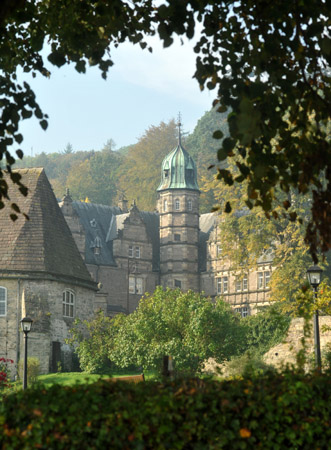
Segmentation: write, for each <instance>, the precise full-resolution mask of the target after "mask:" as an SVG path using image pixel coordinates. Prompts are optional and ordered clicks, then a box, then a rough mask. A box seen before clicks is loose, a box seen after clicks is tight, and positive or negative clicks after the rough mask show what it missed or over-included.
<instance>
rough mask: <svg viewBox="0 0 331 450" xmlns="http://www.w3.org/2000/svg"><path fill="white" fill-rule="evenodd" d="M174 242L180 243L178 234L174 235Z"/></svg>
mask: <svg viewBox="0 0 331 450" xmlns="http://www.w3.org/2000/svg"><path fill="white" fill-rule="evenodd" d="M174 242H181V235H180V233H174Z"/></svg>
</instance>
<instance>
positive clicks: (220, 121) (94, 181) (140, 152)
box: [15, 111, 227, 213]
mask: <svg viewBox="0 0 331 450" xmlns="http://www.w3.org/2000/svg"><path fill="white" fill-rule="evenodd" d="M219 128H222V129H223V130H224V133H225V134H226V130H227V123H226V119H225V115H223V114H220V113H216V112H214V111H209V112H206V113H205V114H204V115H203V116H202V117H201V119H200V120H199V121H198V123H197V125H196V127H195V129H194V131H193V132H192V133H191V134H189V135H188V136H186V137H184V138H183V142H184V147H185V148H186V149H187V151H188V152H189V153H190V154H191V155H192V156H193V158H194V159H195V161H196V163H197V167H198V176H199V186H201V187H202V186H203V185H204V184H205V183H206V181H207V180H208V181H211V179H212V177H213V174H214V173H215V171H213V170H208V167H209V166H210V165H213V164H216V163H217V149H218V147H219V146H220V142H219V141H217V140H215V139H213V132H214V131H215V130H217V129H219ZM177 141H178V130H177V125H176V123H175V121H174V120H170V121H169V122H168V123H165V122H161V123H160V124H159V125H152V126H150V127H149V128H148V129H147V130H146V131H145V133H144V134H143V136H142V137H141V138H140V139H139V141H138V142H137V143H136V144H134V145H131V146H128V147H123V148H120V149H119V150H117V151H114V145H113V143H112V142H111V140H110V141H109V142H108V143H107V144H106V145H105V146H104V148H103V149H100V150H99V151H95V150H88V151H87V150H86V151H83V150H80V151H75V152H73V151H72V147H71V145H70V144H68V145H67V147H66V149H65V150H64V151H60V152H59V153H50V154H47V153H44V152H43V153H41V154H40V155H37V156H35V157H31V156H24V159H23V160H22V161H18V162H17V163H16V165H15V167H17V168H18V167H44V168H45V170H46V173H47V176H48V178H49V180H50V182H51V184H52V187H53V189H54V192H55V195H56V196H57V197H58V198H61V197H62V196H63V195H64V193H65V189H66V188H69V189H70V193H71V196H72V197H73V199H74V200H83V201H85V200H87V199H88V200H89V201H90V202H94V203H101V204H105V205H115V204H116V202H117V199H118V197H119V195H122V194H125V196H126V197H127V199H128V201H129V204H131V202H132V201H133V200H136V201H137V205H138V207H139V208H140V209H143V210H147V211H153V210H154V209H155V205H156V189H157V186H158V184H159V182H160V168H161V163H162V160H163V158H164V157H165V156H166V155H167V154H168V153H169V152H170V151H171V150H172V149H173V148H174V147H175V146H176V145H177ZM111 144H112V145H111ZM214 203H215V196H214V195H213V191H212V190H210V191H209V192H208V193H207V192H202V194H201V212H202V213H204V212H209V211H210V210H211V208H212V207H213V206H214Z"/></svg>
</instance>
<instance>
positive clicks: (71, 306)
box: [62, 289, 76, 319]
mask: <svg viewBox="0 0 331 450" xmlns="http://www.w3.org/2000/svg"><path fill="white" fill-rule="evenodd" d="M68 296H69V300H72V301H69V302H68V301H67V300H68ZM75 305H76V294H75V292H74V291H73V290H72V289H65V290H64V291H63V292H62V315H63V317H66V318H67V319H73V318H74V317H75ZM67 311H69V314H67Z"/></svg>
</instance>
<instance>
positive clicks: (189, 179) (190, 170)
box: [186, 169, 193, 181]
mask: <svg viewBox="0 0 331 450" xmlns="http://www.w3.org/2000/svg"><path fill="white" fill-rule="evenodd" d="M186 174H187V179H188V181H192V180H193V169H187V170H186Z"/></svg>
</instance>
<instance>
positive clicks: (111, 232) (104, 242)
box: [72, 201, 121, 266]
mask: <svg viewBox="0 0 331 450" xmlns="http://www.w3.org/2000/svg"><path fill="white" fill-rule="evenodd" d="M72 206H73V208H74V210H75V211H76V213H77V214H78V216H79V220H80V223H81V225H82V226H83V228H84V231H85V236H86V237H85V262H86V264H97V265H104V266H116V262H115V259H114V257H113V239H114V238H115V237H116V236H117V227H116V220H115V216H116V215H118V214H121V210H120V208H118V207H117V206H106V205H98V204H96V203H84V202H78V201H74V202H72ZM97 241H99V245H100V248H101V251H100V254H99V255H96V254H95V253H94V246H95V245H96V244H97Z"/></svg>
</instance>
